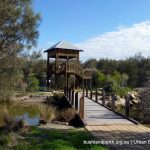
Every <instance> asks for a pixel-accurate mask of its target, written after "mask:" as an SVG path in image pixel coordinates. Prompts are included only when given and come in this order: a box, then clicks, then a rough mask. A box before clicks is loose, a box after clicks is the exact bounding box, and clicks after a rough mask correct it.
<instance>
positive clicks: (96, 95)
mask: <svg viewBox="0 0 150 150" xmlns="http://www.w3.org/2000/svg"><path fill="white" fill-rule="evenodd" d="M95 102H96V103H97V102H98V91H97V89H96V91H95Z"/></svg>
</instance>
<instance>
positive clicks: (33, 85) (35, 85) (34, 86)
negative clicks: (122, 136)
mask: <svg viewBox="0 0 150 150" xmlns="http://www.w3.org/2000/svg"><path fill="white" fill-rule="evenodd" d="M28 85H29V86H28V91H31V92H34V91H38V90H39V80H38V79H37V78H36V77H35V76H34V74H29V76H28Z"/></svg>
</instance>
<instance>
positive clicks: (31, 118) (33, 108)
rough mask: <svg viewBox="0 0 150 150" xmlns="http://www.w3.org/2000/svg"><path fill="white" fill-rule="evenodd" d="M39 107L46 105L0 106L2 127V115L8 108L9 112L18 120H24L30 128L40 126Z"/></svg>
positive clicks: (0, 123)
mask: <svg viewBox="0 0 150 150" xmlns="http://www.w3.org/2000/svg"><path fill="white" fill-rule="evenodd" d="M39 105H45V104H42V103H39V104H38V105H36V104H23V103H20V104H7V105H6V104H0V126H2V125H3V120H2V114H3V110H4V109H5V108H7V109H8V112H9V113H10V114H11V115H12V116H14V117H15V118H16V119H18V118H23V119H24V120H25V122H26V123H27V124H28V125H30V126H34V125H38V124H39V117H40V112H39V109H38V106H39Z"/></svg>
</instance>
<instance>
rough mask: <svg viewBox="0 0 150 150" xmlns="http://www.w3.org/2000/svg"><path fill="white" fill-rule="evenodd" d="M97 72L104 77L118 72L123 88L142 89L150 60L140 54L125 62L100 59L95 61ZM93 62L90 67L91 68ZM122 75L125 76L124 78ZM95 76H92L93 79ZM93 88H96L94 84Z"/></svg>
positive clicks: (87, 62) (149, 72) (87, 63)
mask: <svg viewBox="0 0 150 150" xmlns="http://www.w3.org/2000/svg"><path fill="white" fill-rule="evenodd" d="M91 60H92V59H91ZM95 63H96V64H94V66H96V68H97V70H98V71H100V72H101V73H103V74H104V75H105V76H107V75H112V74H113V73H114V72H115V71H117V72H119V73H120V74H121V75H122V77H123V79H124V80H125V81H126V80H127V82H126V85H125V83H122V84H123V86H129V87H132V88H135V87H142V86H143V84H144V83H145V82H146V81H147V79H148V77H150V58H149V57H148V58H144V57H143V56H142V55H141V54H140V53H139V54H136V55H135V56H133V57H130V58H127V59H125V60H112V59H100V60H98V61H95ZM92 64H93V61H91V63H90V65H91V66H92ZM90 65H89V60H87V61H86V62H84V67H85V68H86V67H88V66H90ZM123 74H126V75H125V76H124V75H123ZM95 78H96V76H94V79H95ZM94 86H96V84H95V82H94Z"/></svg>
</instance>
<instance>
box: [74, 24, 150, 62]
mask: <svg viewBox="0 0 150 150" xmlns="http://www.w3.org/2000/svg"><path fill="white" fill-rule="evenodd" d="M76 45H77V46H78V47H80V48H81V49H83V50H84V53H82V54H81V59H82V60H86V59H88V58H96V59H100V58H112V59H125V58H127V57H130V56H134V55H135V54H136V53H138V52H141V53H142V55H143V56H145V57H148V56H150V21H145V22H141V23H137V24H133V25H132V26H129V27H127V26H119V27H118V28H117V30H116V31H113V32H106V33H104V34H102V35H99V36H97V37H94V38H91V39H89V40H87V41H84V42H82V43H78V44H76Z"/></svg>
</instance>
